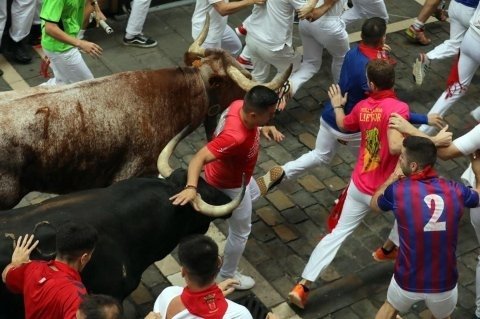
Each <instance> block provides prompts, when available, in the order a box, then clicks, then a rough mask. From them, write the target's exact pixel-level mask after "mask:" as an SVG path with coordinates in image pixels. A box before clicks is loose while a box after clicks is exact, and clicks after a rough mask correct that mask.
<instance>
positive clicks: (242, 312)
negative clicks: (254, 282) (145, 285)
mask: <svg viewBox="0 0 480 319" xmlns="http://www.w3.org/2000/svg"><path fill="white" fill-rule="evenodd" d="M182 291H183V288H182V287H178V286H172V287H167V288H165V289H163V291H162V293H161V294H160V296H158V298H157V300H155V304H154V305H153V311H154V312H159V313H160V314H161V315H162V318H166V317H167V309H168V305H169V304H170V302H171V301H172V299H173V298H175V297H177V296H179V295H180V294H181V293H182ZM226 300H227V304H228V307H227V312H226V313H225V315H224V316H223V318H224V319H253V318H252V315H251V314H250V312H249V311H248V310H247V308H245V307H244V306H241V305H239V304H236V303H234V302H233V301H231V300H228V299H226ZM172 319H202V318H200V317H197V316H195V315H192V314H191V313H190V312H188V310H187V309H185V310H183V311H181V312H179V313H177V314H176V315H175V316H173V318H172Z"/></svg>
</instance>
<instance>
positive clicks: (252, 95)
mask: <svg viewBox="0 0 480 319" xmlns="http://www.w3.org/2000/svg"><path fill="white" fill-rule="evenodd" d="M244 101H245V104H244V106H243V108H244V110H245V111H246V112H260V113H262V112H266V111H267V110H268V109H269V108H270V107H271V106H272V105H276V104H277V102H278V94H277V93H276V92H275V91H274V90H272V89H269V88H267V87H266V86H263V85H257V86H254V87H253V88H251V89H250V91H248V92H247V94H245V98H244Z"/></svg>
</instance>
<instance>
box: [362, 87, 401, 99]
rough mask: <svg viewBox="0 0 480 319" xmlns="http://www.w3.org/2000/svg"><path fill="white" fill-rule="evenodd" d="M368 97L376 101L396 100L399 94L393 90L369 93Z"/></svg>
mask: <svg viewBox="0 0 480 319" xmlns="http://www.w3.org/2000/svg"><path fill="white" fill-rule="evenodd" d="M368 97H371V98H372V99H374V100H383V99H386V98H392V99H396V98H397V94H395V91H394V90H393V89H388V90H380V91H375V92H369V94H368Z"/></svg>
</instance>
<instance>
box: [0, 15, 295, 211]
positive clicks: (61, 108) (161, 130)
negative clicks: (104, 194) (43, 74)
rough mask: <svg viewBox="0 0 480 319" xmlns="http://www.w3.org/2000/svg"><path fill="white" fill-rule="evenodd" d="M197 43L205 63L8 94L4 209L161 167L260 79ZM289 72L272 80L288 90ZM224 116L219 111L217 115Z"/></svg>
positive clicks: (0, 142) (2, 130)
mask: <svg viewBox="0 0 480 319" xmlns="http://www.w3.org/2000/svg"><path fill="white" fill-rule="evenodd" d="M207 30H208V19H207V23H206V25H205V27H204V32H202V34H201V35H200V36H199V39H197V40H196V41H195V42H194V43H193V44H192V46H191V48H190V50H189V51H192V52H190V53H188V54H187V55H186V58H185V59H186V60H188V61H189V62H191V60H192V57H194V58H196V62H194V63H193V65H195V66H187V67H177V68H167V69H160V70H153V71H133V72H124V73H119V74H115V75H111V76H106V77H103V78H99V79H94V80H89V81H84V82H80V83H75V84H71V85H66V86H58V87H36V88H31V89H27V90H23V91H18V92H6V93H1V94H0V136H1V138H0V209H6V208H11V207H13V206H14V205H15V204H16V203H17V202H18V201H19V200H20V199H21V198H22V197H23V196H24V195H25V194H27V193H28V192H30V191H32V190H38V191H42V192H51V193H59V194H61V193H68V192H72V191H75V190H81V189H86V188H93V187H104V186H107V185H110V184H111V183H113V182H115V181H119V180H122V179H126V178H128V177H132V176H139V175H145V174H149V173H155V172H156V154H158V153H159V152H160V151H161V150H162V148H163V147H164V146H165V145H166V144H167V142H168V141H169V140H170V139H171V138H172V137H173V136H175V134H177V133H178V132H180V131H181V130H182V128H184V127H185V126H187V125H190V128H191V129H192V130H193V129H195V128H196V127H198V126H199V125H200V124H201V123H202V121H204V120H205V118H206V117H207V115H208V113H209V109H210V110H211V106H212V105H217V106H218V107H217V109H218V111H222V110H223V109H225V108H226V107H227V106H228V105H229V104H230V103H231V102H232V101H234V100H235V99H239V98H242V97H243V95H244V92H245V90H248V88H249V87H251V86H252V85H255V83H254V82H253V81H251V80H249V79H248V78H247V77H246V76H245V75H244V74H245V71H240V69H239V65H238V64H236V63H235V61H234V59H233V58H232V57H231V56H230V55H229V54H228V53H226V52H224V51H221V50H202V49H199V45H200V44H201V43H202V42H203V41H204V39H205V37H206V33H207ZM288 75H289V71H287V72H285V74H283V75H282V76H281V77H279V78H277V79H274V80H273V81H272V82H270V83H268V84H265V85H267V86H269V87H271V88H274V89H275V88H279V87H280V86H281V85H282V84H283V82H284V81H286V79H287V78H288ZM213 113H215V112H213Z"/></svg>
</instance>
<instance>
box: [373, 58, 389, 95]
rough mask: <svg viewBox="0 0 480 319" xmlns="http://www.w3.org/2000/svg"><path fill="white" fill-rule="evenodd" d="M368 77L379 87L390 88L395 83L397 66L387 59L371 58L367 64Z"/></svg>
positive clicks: (381, 88) (382, 88) (380, 88)
mask: <svg viewBox="0 0 480 319" xmlns="http://www.w3.org/2000/svg"><path fill="white" fill-rule="evenodd" d="M367 77H368V81H371V82H373V84H375V86H376V87H377V89H379V90H388V89H391V88H393V86H394V85H395V68H394V67H393V65H392V64H391V63H389V62H388V61H387V60H381V59H375V60H370V61H369V62H368V64H367Z"/></svg>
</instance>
